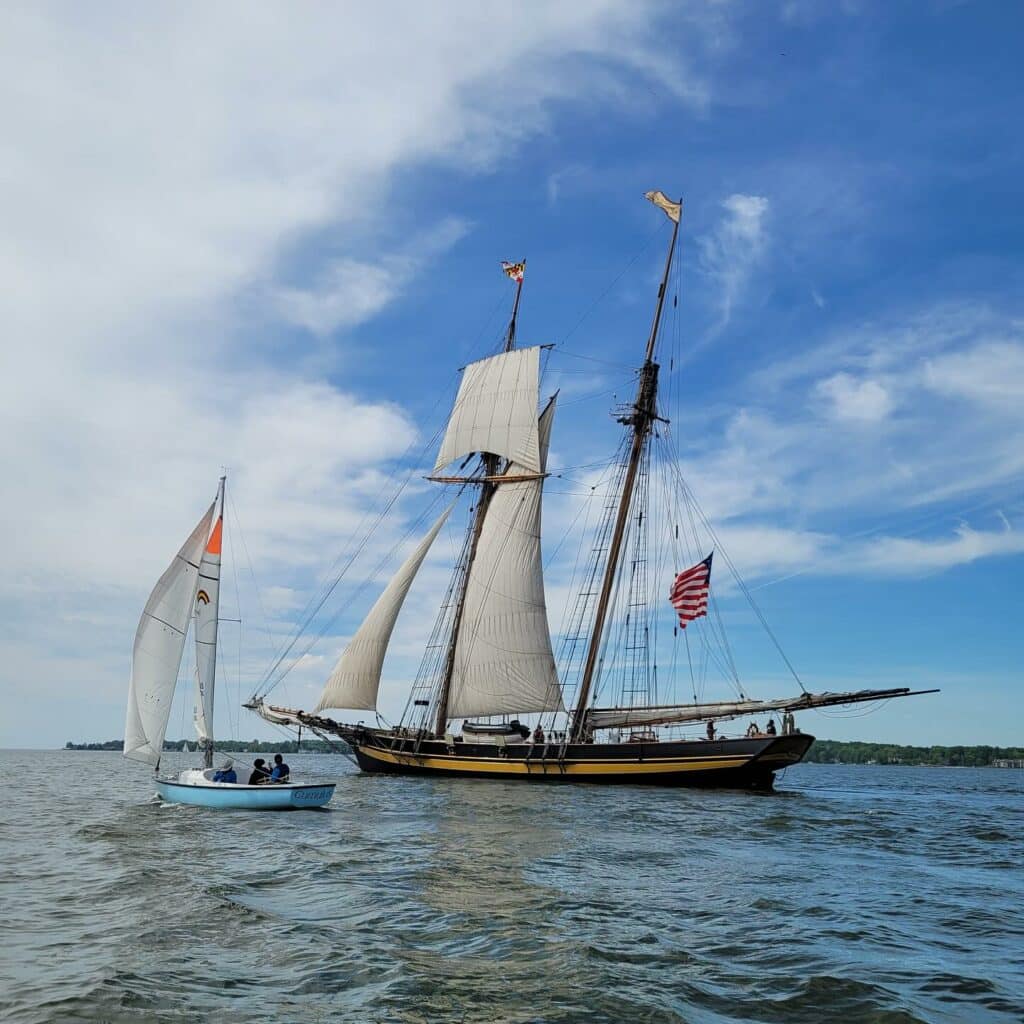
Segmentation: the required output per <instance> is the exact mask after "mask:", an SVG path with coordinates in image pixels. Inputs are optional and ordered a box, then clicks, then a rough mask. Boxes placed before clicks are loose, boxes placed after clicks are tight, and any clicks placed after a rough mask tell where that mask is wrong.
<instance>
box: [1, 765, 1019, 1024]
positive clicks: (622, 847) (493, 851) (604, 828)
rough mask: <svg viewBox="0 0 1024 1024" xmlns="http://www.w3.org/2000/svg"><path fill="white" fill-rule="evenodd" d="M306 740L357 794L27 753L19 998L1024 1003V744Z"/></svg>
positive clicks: (296, 1005)
mask: <svg viewBox="0 0 1024 1024" xmlns="http://www.w3.org/2000/svg"><path fill="white" fill-rule="evenodd" d="M169 756H172V757H173V756H174V755H169ZM289 760H290V762H291V764H292V768H293V770H294V771H295V774H296V775H300V774H303V773H304V772H305V773H315V774H317V775H325V774H326V775H331V776H336V777H338V781H339V784H338V788H337V792H336V795H335V798H334V801H333V803H332V804H331V806H330V809H329V810H326V811H322V812H316V811H307V812H293V813H288V814H272V813H270V814H268V813H265V814H257V813H247V812H219V813H218V812H213V811H204V810H200V809H196V808H184V807H168V806H161V805H159V804H157V803H152V802H150V800H149V797H150V794H151V792H152V787H151V785H150V784H149V783H148V780H147V773H146V771H145V769H144V768H143V767H142V766H138V765H132V764H129V763H128V762H125V761H124V760H122V758H121V757H120V755H118V754H113V753H88V752H75V751H68V752H64V751H61V752H46V753H42V752H12V751H5V752H0V770H2V771H3V773H4V778H5V780H6V785H5V787H4V790H3V797H2V802H0V864H2V866H3V867H2V872H0V894H2V901H3V918H2V920H3V923H4V925H5V927H4V931H3V936H4V938H3V944H2V951H0V1017H2V1018H3V1019H4V1020H11V1021H19V1022H21V1021H24V1022H29V1021H75V1020H88V1021H123V1020H124V1021H128V1020H131V1021H138V1020H145V1021H195V1020H199V1019H202V1020H207V1021H225V1022H227V1021H230V1022H232V1024H236V1022H242V1021H295V1022H311V1021H312V1022H315V1021H354V1022H366V1021H400V1022H421V1021H422V1022H427V1021H430V1022H439V1021H466V1022H469V1021H473V1022H475V1021H481V1022H490V1021H503V1022H514V1024H520V1022H523V1024H525V1022H541V1021H544V1022H548V1021H551V1022H554V1021H558V1022H563V1021H566V1022H568V1021H580V1022H583V1021H586V1022H593V1021H615V1022H620V1021H629V1022H635V1021H651V1022H654V1021H657V1022H659V1024H660V1022H665V1021H678V1022H687V1024H704V1022H707V1024H711V1022H714V1024H723V1022H727V1021H780V1022H786V1024H796V1022H801V1021H807V1022H815V1024H818V1022H820V1021H823V1020H830V1021H831V1020H834V1021H843V1022H867V1021H875V1022H885V1024H910V1022H914V1021H929V1022H935V1021H949V1022H954V1021H955V1022H958V1024H959V1022H972V1024H973V1022H985V1021H993V1022H995V1021H999V1022H1010V1021H1013V1022H1018V1021H1020V1020H1022V1019H1024V966H1022V960H1021V957H1022V951H1024V911H1022V905H1024V899H1022V897H1024V871H1021V868H1022V867H1024V799H1022V798H1024V772H1019V771H1013V770H999V769H917V768H883V767H855V766H820V765H801V766H799V767H797V768H794V769H790V771H789V773H788V775H787V776H786V778H785V779H783V780H782V781H781V784H780V788H779V792H778V793H777V794H775V795H772V796H759V795H754V794H745V793H728V792H686V791H685V790H680V791H669V790H655V789H642V788H635V789H634V788H627V787H622V788H607V789H606V788H599V787H591V786H574V787H564V788H563V787H560V786H556V785H543V784H541V785H522V784H515V783H496V782H484V781H470V780H460V781H452V782H448V781H437V780H409V779H389V778H383V777H381V778H374V777H368V776H361V775H358V774H356V773H355V771H354V769H352V768H351V766H350V765H349V764H348V762H347V761H345V760H344V759H341V758H333V757H324V756H314V755H305V756H301V757H300V756H295V757H290V758H289ZM182 763H184V761H182ZM168 767H170V765H168Z"/></svg>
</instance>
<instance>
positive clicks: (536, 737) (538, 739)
mask: <svg viewBox="0 0 1024 1024" xmlns="http://www.w3.org/2000/svg"><path fill="white" fill-rule="evenodd" d="M533 742H534V743H543V742H544V730H543V729H542V728H541V727H540V722H538V723H537V728H536V729H534V730H533Z"/></svg>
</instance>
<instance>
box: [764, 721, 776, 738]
mask: <svg viewBox="0 0 1024 1024" xmlns="http://www.w3.org/2000/svg"><path fill="white" fill-rule="evenodd" d="M764 731H765V732H766V733H767V734H768V735H769V736H774V735H775V719H774V718H769V719H768V724H767V725H766V726H765V727H764Z"/></svg>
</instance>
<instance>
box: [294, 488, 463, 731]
mask: <svg viewBox="0 0 1024 1024" xmlns="http://www.w3.org/2000/svg"><path fill="white" fill-rule="evenodd" d="M451 510H452V508H451V506H449V507H448V508H446V509H445V510H444V512H443V513H442V514H441V517H440V518H439V519H438V520H437V522H436V523H434V525H433V526H432V527H431V528H430V532H429V533H428V534H427V535H426V536H425V537H424V538H423V540H421V541H420V543H419V544H418V545H417V547H416V550H415V551H413V553H412V554H411V555H410V556H409V557H408V558H407V559H406V560H405V562H403V563H402V567H401V568H400V569H399V570H398V572H396V573H395V575H394V577H393V578H392V580H391V582H390V583H389V584H388V585H387V587H385V589H384V593H382V594H381V595H380V597H378V598H377V602H376V604H374V606H373V607H372V608H371V609H370V612H369V614H368V615H367V616H366V618H365V619H363V624H362V625H361V626H360V627H359V629H358V630H356V634H355V636H353V637H352V639H351V640H350V641H349V643H348V647H346V648H345V652H344V653H343V654H342V656H341V658H340V659H339V660H338V664H337V665H335V667H334V671H333V672H332V673H331V677H330V679H328V680H327V685H326V686H325V687H324V692H323V693H322V694H321V695H320V701H319V703H318V704H317V706H316V708H315V709H314V711H323V710H324V709H325V708H347V709H352V710H356V709H358V710H363V711H373V710H375V709H376V707H377V689H378V687H379V686H380V673H381V669H382V668H383V667H384V655H385V654H386V653H387V649H388V641H389V640H390V639H391V632H392V630H393V629H394V628H395V621H396V620H397V619H398V613H399V612H400V611H401V609H402V603H403V602H404V601H405V595H406V594H408V593H409V587H410V586H412V581H413V579H415V577H416V573H417V572H418V571H419V568H420V566H421V565H422V564H423V559H424V558H426V556H427V552H428V551H429V550H430V545H431V544H433V543H434V538H435V537H437V535H438V533H439V532H440V530H441V527H442V526H444V521H445V520H446V519H447V518H448V513H449V512H451Z"/></svg>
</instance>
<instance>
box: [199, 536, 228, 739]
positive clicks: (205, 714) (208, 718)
mask: <svg viewBox="0 0 1024 1024" xmlns="http://www.w3.org/2000/svg"><path fill="white" fill-rule="evenodd" d="M223 532H224V517H223V516H220V517H218V519H217V522H216V524H215V525H214V527H213V533H212V534H211V535H210V540H209V542H208V543H207V545H206V550H205V551H204V552H203V559H202V561H201V562H200V563H199V587H198V590H197V591H196V612H195V615H196V621H195V637H196V705H195V727H196V732H197V733H198V734H199V738H200V739H201V740H203V741H204V742H206V743H212V742H213V683H214V675H215V673H216V668H217V615H218V610H219V608H220V548H221V538H222V535H223Z"/></svg>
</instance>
